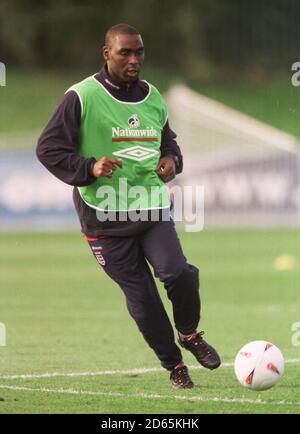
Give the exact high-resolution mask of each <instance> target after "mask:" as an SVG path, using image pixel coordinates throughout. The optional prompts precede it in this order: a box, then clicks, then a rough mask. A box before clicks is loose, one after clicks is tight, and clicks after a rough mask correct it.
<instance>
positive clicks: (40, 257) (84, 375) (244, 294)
mask: <svg viewBox="0 0 300 434" xmlns="http://www.w3.org/2000/svg"><path fill="white" fill-rule="evenodd" d="M180 238H181V241H182V245H183V248H184V251H185V254H186V256H187V258H188V260H189V262H191V263H194V264H195V265H197V266H199V268H200V271H201V297H202V321H201V325H200V329H204V330H205V331H206V337H207V340H208V341H209V342H211V343H212V344H213V345H215V346H216V348H218V350H219V352H220V353H221V356H222V359H223V362H224V366H223V367H221V368H220V369H218V370H216V371H213V372H210V371H207V370H205V369H200V368H198V367H197V366H196V365H197V364H196V361H195V360H194V359H193V356H192V355H191V354H188V353H186V352H185V353H184V359H185V362H186V363H187V365H188V366H191V371H190V372H191V376H192V378H193V380H194V382H195V385H196V386H195V388H194V389H192V390H182V391H179V390H174V389H172V388H171V387H170V382H169V378H168V373H167V372H166V371H164V370H163V369H160V365H159V362H158V361H157V359H156V357H155V356H154V354H153V353H152V351H151V350H150V349H149V348H148V347H147V345H146V344H145V343H144V341H143V339H142V337H141V335H140V334H139V332H138V330H137V328H136V326H135V324H134V323H133V320H132V319H131V318H130V317H129V314H128V313H127V310H126V307H125V303H124V297H123V295H122V293H121V290H120V289H119V288H118V287H117V286H116V285H114V284H113V283H112V282H111V281H110V280H109V278H107V277H106V276H105V274H104V272H103V271H102V270H101V269H100V267H99V266H98V264H97V263H96V261H95V259H94V258H93V256H92V254H91V253H90V250H89V248H88V245H87V244H86V242H85V241H84V239H83V238H82V237H81V236H80V234H79V233H48V234H37V233H35V234H29V233H28V234H24V233H23V234H11V233H10V234H1V235H0V264H1V267H0V278H1V280H0V286H1V290H0V323H3V324H5V326H6V346H0V413H98V414H103V413H117V414H122V413H164V414H166V413H174V414H200V413H300V395H299V386H300V347H299V346H293V344H292V335H293V332H292V330H291V328H292V324H294V323H295V322H299V321H300V310H299V305H300V288H299V277H300V259H299V245H300V235H299V232H298V231H296V230H284V229H282V230H271V229H270V230H205V231H203V232H200V233H197V234H195V233H183V232H180ZM281 255H291V256H292V257H294V258H295V260H294V262H293V261H290V263H289V262H287V264H283V269H281V270H276V269H275V268H274V261H275V260H276V258H278V257H279V256H281ZM159 289H160V293H161V295H162V297H163V299H164V302H165V305H166V307H167V310H168V312H169V313H170V314H171V310H170V303H169V301H168V300H167V298H166V297H165V294H164V289H163V287H162V285H161V284H159ZM257 339H266V340H269V341H271V342H273V343H274V344H275V345H277V346H278V347H279V348H280V349H281V350H282V352H283V355H284V357H285V359H286V360H287V362H288V363H287V364H286V371H285V375H284V377H283V378H282V380H281V381H280V383H279V384H277V385H276V386H275V387H274V388H273V389H271V390H269V391H265V392H254V391H249V390H247V389H245V388H243V387H242V386H240V385H239V383H238V382H237V380H236V379H235V376H234V372H233V367H232V361H233V360H234V357H235V354H236V353H237V351H238V350H239V349H240V348H241V346H243V345H244V344H245V343H247V342H248V341H251V340H257ZM135 369H141V370H135ZM142 369H144V372H143V370H142ZM107 371H110V372H107ZM25 374H27V375H28V376H27V377H26V376H24V375H25ZM45 374H49V375H45ZM50 374H53V375H50ZM75 374H77V375H75ZM22 375H23V377H22Z"/></svg>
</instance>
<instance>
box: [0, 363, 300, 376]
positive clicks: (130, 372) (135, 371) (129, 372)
mask: <svg viewBox="0 0 300 434" xmlns="http://www.w3.org/2000/svg"><path fill="white" fill-rule="evenodd" d="M296 363H300V359H288V360H286V361H285V364H296ZM233 365H234V363H233V362H224V363H222V365H221V366H220V367H221V368H231V367H233ZM189 369H191V370H194V369H195V370H196V369H204V368H203V366H200V365H192V366H189ZM149 372H166V370H165V369H164V368H134V369H128V370H114V371H96V372H47V373H45V374H17V375H1V376H0V380H18V379H24V380H26V379H34V378H36V379H39V378H55V377H98V376H102V375H134V374H147V373H149Z"/></svg>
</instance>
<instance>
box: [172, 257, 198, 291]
mask: <svg viewBox="0 0 300 434" xmlns="http://www.w3.org/2000/svg"><path fill="white" fill-rule="evenodd" d="M199 285H200V282H199V270H198V268H197V267H195V266H194V265H190V264H186V267H185V268H184V269H183V270H182V271H181V273H180V274H179V275H178V276H177V277H176V278H175V279H173V280H172V281H169V282H165V288H166V289H167V291H168V295H169V296H170V295H172V293H174V292H178V291H180V292H181V291H183V292H185V293H187V292H189V293H198V291H199ZM169 298H170V297H169Z"/></svg>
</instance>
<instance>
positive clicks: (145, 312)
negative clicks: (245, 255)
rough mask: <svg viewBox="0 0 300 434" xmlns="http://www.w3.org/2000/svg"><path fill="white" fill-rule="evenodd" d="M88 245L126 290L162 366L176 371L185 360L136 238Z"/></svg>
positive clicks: (97, 241)
mask: <svg viewBox="0 0 300 434" xmlns="http://www.w3.org/2000/svg"><path fill="white" fill-rule="evenodd" d="M89 244H90V247H91V249H92V252H93V254H94V256H95V257H96V259H97V260H98V262H99V263H100V264H101V265H102V267H103V270H104V271H105V272H106V273H107V274H108V275H109V276H110V277H111V278H112V279H113V280H114V281H115V282H116V283H118V285H119V286H120V287H121V289H122V290H123V292H124V294H125V296H126V304H127V307H128V310H129V312H130V315H131V316H132V317H133V319H134V320H135V321H136V323H137V326H138V328H139V330H140V331H141V333H142V334H143V336H144V338H145V340H146V341H147V343H148V344H149V346H150V347H151V348H152V349H153V350H154V351H155V353H156V355H157V357H158V358H159V359H160V361H161V364H162V366H163V367H164V368H166V369H168V370H171V369H173V368H174V367H175V366H176V365H178V364H179V363H180V362H181V360H182V356H181V352H180V350H179V348H178V347H177V345H176V344H175V341H174V332H173V329H172V325H171V323H170V321H169V318H168V316H167V313H166V311H165V309H164V306H163V304H162V301H161V299H160V297H159V294H158V291H157V287H156V284H155V281H154V279H153V276H152V273H151V271H150V269H149V266H148V264H147V262H146V261H145V258H144V255H143V251H142V249H141V247H140V245H139V243H138V240H137V238H134V237H109V238H105V239H101V240H96V241H89Z"/></svg>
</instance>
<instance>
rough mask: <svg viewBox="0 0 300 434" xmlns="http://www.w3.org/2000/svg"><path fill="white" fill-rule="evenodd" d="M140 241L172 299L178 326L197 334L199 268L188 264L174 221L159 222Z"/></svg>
mask: <svg viewBox="0 0 300 434" xmlns="http://www.w3.org/2000/svg"><path fill="white" fill-rule="evenodd" d="M140 242H141V246H142V249H143V252H144V255H145V257H146V258H147V260H148V261H149V262H150V264H151V265H152V267H153V269H154V273H155V276H157V277H159V279H160V280H161V281H162V282H163V283H164V286H165V288H166V290H167V294H168V298H169V299H170V300H171V302H172V306H173V315H174V322H175V327H176V329H177V330H178V331H179V332H180V333H182V334H184V335H189V334H191V333H193V332H194V331H195V330H196V329H197V327H198V323H199V320H200V309H201V304H200V295H199V271H198V269H197V268H196V267H194V266H193V265H190V264H188V263H187V261H186V258H185V256H184V254H183V251H182V248H181V245H180V242H179V239H178V236H177V233H176V231H175V227H174V222H173V221H167V222H158V223H157V224H155V225H153V226H152V227H151V228H150V229H149V230H148V231H146V232H144V233H143V236H142V237H141V239H140Z"/></svg>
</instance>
